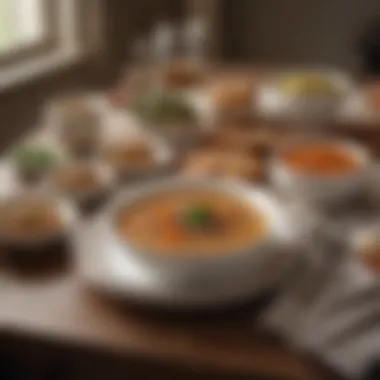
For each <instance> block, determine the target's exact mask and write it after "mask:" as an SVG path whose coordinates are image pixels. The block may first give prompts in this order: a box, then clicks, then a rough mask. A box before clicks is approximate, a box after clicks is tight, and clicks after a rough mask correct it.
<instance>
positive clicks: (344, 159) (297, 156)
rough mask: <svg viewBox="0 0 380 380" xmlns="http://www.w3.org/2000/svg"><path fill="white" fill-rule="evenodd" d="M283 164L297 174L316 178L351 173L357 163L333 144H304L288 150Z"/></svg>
mask: <svg viewBox="0 0 380 380" xmlns="http://www.w3.org/2000/svg"><path fill="white" fill-rule="evenodd" d="M283 160H284V162H285V163H286V164H287V165H288V166H290V167H291V168H292V169H294V170H296V171H298V172H304V173H307V174H312V175H318V176H339V175H345V174H348V173H350V172H353V171H355V170H356V169H357V166H358V162H357V160H356V159H355V157H354V156H353V155H352V154H350V153H348V152H347V151H346V150H345V149H344V148H342V147H340V146H337V145H333V144H323V143H322V144H321V143H319V144H318V143H314V144H305V145H302V146H298V147H295V148H293V149H291V150H289V151H288V152H287V153H285V154H284V156H283Z"/></svg>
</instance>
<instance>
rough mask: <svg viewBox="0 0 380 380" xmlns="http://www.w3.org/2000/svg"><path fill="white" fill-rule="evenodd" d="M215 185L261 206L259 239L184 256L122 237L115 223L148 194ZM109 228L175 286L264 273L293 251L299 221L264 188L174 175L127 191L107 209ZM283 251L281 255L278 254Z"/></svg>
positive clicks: (115, 238) (152, 270) (156, 274)
mask: <svg viewBox="0 0 380 380" xmlns="http://www.w3.org/2000/svg"><path fill="white" fill-rule="evenodd" d="M188 189H190V190H191V189H194V190H202V189H203V190H210V191H215V192H219V193H226V194H230V195H233V196H236V197H239V198H240V199H243V200H245V201H247V202H248V204H250V205H252V207H254V208H255V209H258V210H259V212H261V213H262V214H263V215H264V217H265V218H266V221H267V224H268V230H267V233H266V235H265V236H264V237H263V238H262V240H261V241H259V242H254V243H252V246H251V247H247V249H245V250H242V251H239V252H230V253H229V252H227V253H223V255H220V256H213V257H200V256H199V255H197V254H196V253H194V252H189V253H188V254H185V255H180V256H178V257H173V256H168V257H165V256H162V255H159V254H156V253H154V252H147V251H145V250H144V251H142V250H141V249H139V248H137V247H135V246H134V245H133V244H132V243H130V242H129V241H128V240H127V239H126V238H125V237H123V236H121V235H120V234H119V233H118V231H117V229H116V226H115V223H116V220H117V218H118V216H119V214H120V212H121V211H122V210H125V209H126V208H128V207H131V206H133V205H134V204H135V203H136V202H139V201H141V200H143V199H144V198H146V197H150V196H155V195H156V194H157V195H158V194H161V193H165V192H168V191H169V192H170V191H173V190H188ZM107 220H108V227H107V229H108V232H109V236H111V237H112V240H113V242H114V243H115V242H116V244H118V246H119V247H122V248H123V249H124V250H125V252H128V254H129V255H133V258H134V260H136V261H137V262H138V263H139V265H142V266H143V267H144V268H145V269H146V270H148V271H149V272H150V273H151V274H152V276H154V277H155V278H159V279H160V281H162V282H164V283H166V284H169V285H170V286H179V287H184V288H185V289H188V287H190V288H191V287H192V286H195V287H196V286H199V285H197V284H201V283H209V284H213V286H214V285H215V283H216V282H217V281H221V280H223V281H224V282H226V283H227V282H228V281H230V282H233V281H236V280H238V279H239V278H242V277H244V278H247V277H250V276H257V277H258V278H260V277H262V273H263V270H264V268H268V266H270V265H273V263H275V262H276V260H278V259H279V260H280V261H281V259H284V258H285V259H286V257H287V255H289V254H290V255H293V254H294V252H293V250H290V252H292V253H290V252H284V247H285V245H286V244H288V243H289V242H290V241H291V240H292V239H294V237H295V236H296V233H295V230H296V228H295V226H294V225H293V223H291V222H290V216H289V215H288V214H287V212H286V211H285V209H284V208H283V207H282V206H281V205H280V204H279V203H278V202H277V200H276V199H275V198H274V197H273V196H271V195H270V194H269V193H267V192H265V191H264V190H261V189H259V188H251V187H249V186H246V185H243V184H238V183H235V182H232V181H223V180H202V179H201V180H185V179H180V178H174V179H173V178H172V179H166V180H162V181H161V182H154V183H146V184H144V186H142V187H137V188H135V189H134V190H133V191H132V192H131V190H126V191H124V192H121V193H120V194H119V195H118V196H117V197H116V199H115V200H114V202H112V204H111V205H110V206H109V208H108V210H107ZM278 255H280V256H278Z"/></svg>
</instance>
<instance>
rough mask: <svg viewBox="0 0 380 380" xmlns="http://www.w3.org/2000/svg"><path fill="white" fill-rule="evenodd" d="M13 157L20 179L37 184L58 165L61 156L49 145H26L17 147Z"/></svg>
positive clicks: (25, 182)
mask: <svg viewBox="0 0 380 380" xmlns="http://www.w3.org/2000/svg"><path fill="white" fill-rule="evenodd" d="M11 159H12V164H13V166H14V168H15V171H16V173H17V174H16V175H17V177H18V178H19V179H20V181H21V182H22V183H24V184H35V183H38V182H39V181H40V180H42V179H43V178H44V177H45V176H46V175H47V174H48V173H49V172H50V171H51V170H52V169H53V168H54V167H55V166H56V165H58V163H59V161H60V160H61V157H60V156H59V155H58V153H57V152H56V151H55V150H54V149H53V148H49V147H47V146H39V145H24V146H21V147H19V148H17V149H15V151H14V152H13V153H12V158H11Z"/></svg>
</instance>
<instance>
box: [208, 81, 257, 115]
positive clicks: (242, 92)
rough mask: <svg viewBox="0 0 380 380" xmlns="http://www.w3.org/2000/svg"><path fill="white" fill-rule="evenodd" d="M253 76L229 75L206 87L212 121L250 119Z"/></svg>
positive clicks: (253, 89) (253, 84)
mask: <svg viewBox="0 0 380 380" xmlns="http://www.w3.org/2000/svg"><path fill="white" fill-rule="evenodd" d="M255 82H256V81H255V78H253V77H251V76H248V77H245V76H238V75H237V76H230V77H227V78H223V79H219V80H215V81H213V82H212V83H210V84H209V85H208V86H207V87H208V89H206V92H207V95H205V96H206V97H207V98H208V100H207V102H208V103H209V106H210V107H211V109H212V113H213V115H214V117H213V118H214V121H215V122H218V121H222V122H227V121H228V120H230V121H231V122H234V121H239V120H245V119H250V118H252V116H253V113H254V109H253V99H254V97H255V96H254V92H255V84H256V83H255Z"/></svg>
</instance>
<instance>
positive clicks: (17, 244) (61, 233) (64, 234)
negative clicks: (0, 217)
mask: <svg viewBox="0 0 380 380" xmlns="http://www.w3.org/2000/svg"><path fill="white" fill-rule="evenodd" d="M21 200H22V201H24V200H25V201H31V202H41V203H42V204H52V205H53V206H54V207H55V208H56V210H57V212H58V215H59V218H60V222H61V228H60V229H59V230H57V231H49V232H46V233H44V234H39V235H35V236H25V237H20V236H17V237H16V236H10V235H8V234H4V233H2V232H1V230H0V242H1V244H3V245H5V246H7V247H12V248H23V249H28V248H31V249H34V248H40V247H44V246H46V245H49V244H50V243H53V242H55V241H58V240H60V239H67V238H69V237H70V235H71V233H72V231H74V230H75V228H76V225H77V222H78V220H79V216H78V213H77V210H76V208H75V207H74V206H73V205H72V204H71V203H70V202H68V201H67V200H64V199H62V198H58V197H56V196H51V195H47V194H46V193H44V192H28V193H27V192H22V193H20V194H18V195H15V196H13V197H8V198H7V199H4V200H2V201H1V202H0V210H1V208H2V207H7V206H8V205H9V204H10V202H19V201H21ZM0 212H1V211H0Z"/></svg>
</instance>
